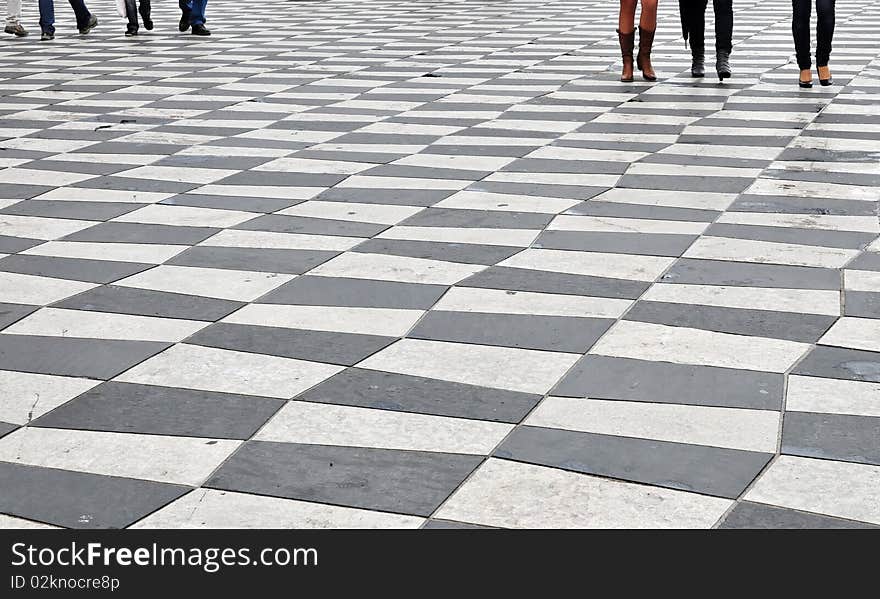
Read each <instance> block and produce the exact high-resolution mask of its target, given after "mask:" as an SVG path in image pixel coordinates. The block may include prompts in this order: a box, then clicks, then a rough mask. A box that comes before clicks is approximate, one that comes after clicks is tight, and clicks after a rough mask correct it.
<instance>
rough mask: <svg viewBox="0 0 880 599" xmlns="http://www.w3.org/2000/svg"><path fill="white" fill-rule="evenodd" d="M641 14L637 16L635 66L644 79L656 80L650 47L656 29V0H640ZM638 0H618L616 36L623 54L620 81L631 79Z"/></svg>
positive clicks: (652, 43)
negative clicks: (637, 50) (637, 32)
mask: <svg viewBox="0 0 880 599" xmlns="http://www.w3.org/2000/svg"><path fill="white" fill-rule="evenodd" d="M641 2H642V14H641V16H640V17H639V53H638V56H637V57H636V59H635V66H636V67H637V68H638V69H639V70H640V71H641V72H642V77H643V78H644V79H645V80H646V81H656V80H657V76H656V75H655V74H654V67H653V66H652V65H651V48H652V47H653V46H654V33H655V32H656V31H657V0H641ZM638 3H639V0H620V17H619V19H618V27H617V36H618V39H619V40H620V52H621V54H622V56H623V73H622V74H621V75H620V80H621V81H632V80H633V78H634V77H633V50H634V49H635V43H636V23H635V21H636V5H637V4H638Z"/></svg>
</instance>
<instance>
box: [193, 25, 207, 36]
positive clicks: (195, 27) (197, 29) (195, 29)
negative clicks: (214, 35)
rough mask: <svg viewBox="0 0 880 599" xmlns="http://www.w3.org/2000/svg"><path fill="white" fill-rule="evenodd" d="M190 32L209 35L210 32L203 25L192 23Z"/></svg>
mask: <svg viewBox="0 0 880 599" xmlns="http://www.w3.org/2000/svg"><path fill="white" fill-rule="evenodd" d="M192 33H193V35H211V32H210V31H208V28H207V27H205V26H204V25H193V30H192Z"/></svg>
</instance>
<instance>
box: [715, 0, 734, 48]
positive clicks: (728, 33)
mask: <svg viewBox="0 0 880 599" xmlns="http://www.w3.org/2000/svg"><path fill="white" fill-rule="evenodd" d="M713 2H714V8H715V49H716V50H718V51H720V52H727V53H728V54H730V53H731V52H732V51H733V0H713Z"/></svg>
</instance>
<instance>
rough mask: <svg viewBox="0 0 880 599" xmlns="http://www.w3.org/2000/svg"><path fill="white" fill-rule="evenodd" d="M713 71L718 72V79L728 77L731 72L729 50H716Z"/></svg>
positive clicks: (722, 79) (721, 79)
mask: <svg viewBox="0 0 880 599" xmlns="http://www.w3.org/2000/svg"><path fill="white" fill-rule="evenodd" d="M715 72H716V73H718V80H719V81H724V80H725V79H730V77H731V75H732V74H733V73H731V72H730V52H726V51H724V50H718V52H717V53H716V55H715Z"/></svg>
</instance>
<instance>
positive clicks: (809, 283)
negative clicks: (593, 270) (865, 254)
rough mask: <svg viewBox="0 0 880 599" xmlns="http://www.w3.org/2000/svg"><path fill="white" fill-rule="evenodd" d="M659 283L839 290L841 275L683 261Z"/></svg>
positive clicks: (805, 269)
mask: <svg viewBox="0 0 880 599" xmlns="http://www.w3.org/2000/svg"><path fill="white" fill-rule="evenodd" d="M660 281H661V282H663V283H682V284H688V285H731V286H740V287H776V288H783V289H835V290H836V289H840V272H838V271H837V270H834V269H831V268H813V267H809V266H787V265H781V264H752V263H748V262H730V261H727V260H698V259H693V258H682V259H680V260H678V261H677V262H676V263H675V264H673V265H672V268H670V269H669V271H668V272H667V273H666V274H664V275H663V276H662V277H660Z"/></svg>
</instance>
